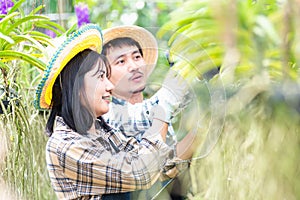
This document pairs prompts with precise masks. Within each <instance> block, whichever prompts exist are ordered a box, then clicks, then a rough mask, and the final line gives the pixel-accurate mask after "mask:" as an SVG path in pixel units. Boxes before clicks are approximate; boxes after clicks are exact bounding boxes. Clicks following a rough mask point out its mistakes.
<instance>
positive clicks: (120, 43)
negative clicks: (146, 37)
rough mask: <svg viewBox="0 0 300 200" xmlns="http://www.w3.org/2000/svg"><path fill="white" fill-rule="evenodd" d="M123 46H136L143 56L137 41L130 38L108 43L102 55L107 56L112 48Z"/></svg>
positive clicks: (117, 39)
mask: <svg viewBox="0 0 300 200" xmlns="http://www.w3.org/2000/svg"><path fill="white" fill-rule="evenodd" d="M123 46H136V47H137V48H138V49H139V52H140V54H141V55H142V56H143V50H142V48H141V45H140V44H139V43H138V42H137V41H135V40H134V39H132V38H129V37H121V38H116V39H113V40H111V41H109V42H107V43H106V44H105V45H104V46H103V50H102V54H104V55H107V54H108V52H109V51H110V50H111V49H112V48H116V47H119V48H121V47H123Z"/></svg>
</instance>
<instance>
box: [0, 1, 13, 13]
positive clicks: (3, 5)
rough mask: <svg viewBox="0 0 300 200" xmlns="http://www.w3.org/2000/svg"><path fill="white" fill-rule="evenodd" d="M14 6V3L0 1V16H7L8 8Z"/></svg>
mask: <svg viewBox="0 0 300 200" xmlns="http://www.w3.org/2000/svg"><path fill="white" fill-rule="evenodd" d="M13 6H14V2H12V1H11V0H0V14H4V15H6V14H7V11H8V9H9V8H11V7H13Z"/></svg>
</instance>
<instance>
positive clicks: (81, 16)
mask: <svg viewBox="0 0 300 200" xmlns="http://www.w3.org/2000/svg"><path fill="white" fill-rule="evenodd" d="M75 13H76V16H77V20H78V28H79V27H81V26H82V25H83V24H87V23H90V19H89V8H88V6H87V5H86V4H83V3H79V4H78V5H75Z"/></svg>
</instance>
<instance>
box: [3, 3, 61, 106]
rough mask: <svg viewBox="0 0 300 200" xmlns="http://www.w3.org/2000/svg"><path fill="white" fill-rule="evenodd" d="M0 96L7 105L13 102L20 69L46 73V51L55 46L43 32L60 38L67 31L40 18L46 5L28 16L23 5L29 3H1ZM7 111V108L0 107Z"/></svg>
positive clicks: (45, 18) (47, 19)
mask: <svg viewBox="0 0 300 200" xmlns="http://www.w3.org/2000/svg"><path fill="white" fill-rule="evenodd" d="M0 1H1V4H0V5H1V6H0V13H1V14H0V69H1V70H0V73H1V77H0V85H2V88H3V90H4V91H3V94H0V95H1V96H0V97H1V98H0V100H2V101H3V102H5V103H4V104H8V102H10V101H11V99H14V98H15V97H11V94H10V90H12V89H13V88H12V87H13V85H14V84H15V81H16V80H15V79H16V75H17V72H18V71H19V70H18V69H19V68H20V67H27V66H29V67H34V68H37V69H39V70H41V71H42V70H44V69H45V66H46V64H45V63H44V62H43V61H42V60H41V57H43V55H44V53H45V51H46V49H45V47H46V46H48V45H51V44H52V42H51V37H50V36H48V35H47V34H45V33H42V32H41V31H40V29H44V28H47V29H49V30H51V31H53V32H54V33H55V34H56V35H61V34H62V33H64V32H65V29H64V28H63V27H61V26H60V25H59V24H57V23H55V22H52V21H51V20H50V19H49V18H48V17H47V16H44V15H40V14H38V13H39V12H40V11H41V9H43V8H44V6H43V5H41V6H39V7H37V8H35V9H34V10H32V11H31V12H30V13H29V14H25V12H24V10H23V9H22V7H21V5H22V4H23V3H24V2H25V0H20V1H18V2H15V3H13V2H12V1H11V0H0ZM0 107H1V108H5V106H0Z"/></svg>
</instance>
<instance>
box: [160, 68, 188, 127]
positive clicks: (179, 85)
mask: <svg viewBox="0 0 300 200" xmlns="http://www.w3.org/2000/svg"><path fill="white" fill-rule="evenodd" d="M190 94H191V92H190V91H189V86H188V83H187V82H186V80H185V79H184V78H182V77H181V76H180V75H179V74H178V73H177V72H176V71H174V70H172V69H170V70H169V71H168V73H167V75H166V77H165V79H164V81H163V83H162V87H161V89H159V90H158V91H157V93H156V94H155V95H156V96H157V98H158V100H159V102H158V105H160V106H161V108H163V109H164V112H165V113H164V116H165V118H164V119H161V120H163V121H165V122H170V120H171V118H172V117H173V116H174V115H175V114H176V113H178V112H179V109H180V110H181V109H183V108H184V107H185V106H186V105H187V104H188V103H189V102H190V101H191V95H190ZM175 112H176V113H175ZM161 116H162V115H161Z"/></svg>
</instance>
